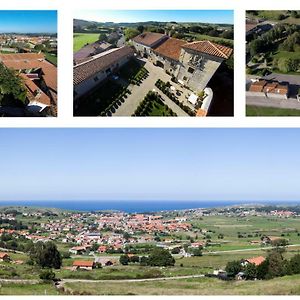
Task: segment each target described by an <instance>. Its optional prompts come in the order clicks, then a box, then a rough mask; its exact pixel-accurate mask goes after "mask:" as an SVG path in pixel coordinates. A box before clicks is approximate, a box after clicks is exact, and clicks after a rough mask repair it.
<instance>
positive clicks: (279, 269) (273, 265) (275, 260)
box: [266, 249, 284, 279]
mask: <svg viewBox="0 0 300 300" xmlns="http://www.w3.org/2000/svg"><path fill="white" fill-rule="evenodd" d="M267 260H268V263H269V266H268V272H267V275H266V278H267V279H271V278H274V277H278V276H283V275H284V259H283V256H282V252H281V250H279V249H275V250H272V251H271V252H270V254H269V255H268V257H267Z"/></svg>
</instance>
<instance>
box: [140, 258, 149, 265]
mask: <svg viewBox="0 0 300 300" xmlns="http://www.w3.org/2000/svg"><path fill="white" fill-rule="evenodd" d="M140 265H141V266H148V257H146V256H142V257H141V258H140Z"/></svg>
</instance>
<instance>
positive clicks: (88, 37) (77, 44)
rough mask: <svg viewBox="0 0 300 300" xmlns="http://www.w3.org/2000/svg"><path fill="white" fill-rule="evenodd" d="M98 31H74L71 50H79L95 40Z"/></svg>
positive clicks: (97, 36)
mask: <svg viewBox="0 0 300 300" xmlns="http://www.w3.org/2000/svg"><path fill="white" fill-rule="evenodd" d="M98 38H99V33H74V34H73V51H74V52H76V51H78V50H80V49H81V48H82V47H83V46H84V45H86V44H90V43H93V42H96V41H97V40H98Z"/></svg>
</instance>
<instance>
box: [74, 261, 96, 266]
mask: <svg viewBox="0 0 300 300" xmlns="http://www.w3.org/2000/svg"><path fill="white" fill-rule="evenodd" d="M93 265H94V262H93V261H84V260H75V261H74V262H73V267H89V268H91V267H93Z"/></svg>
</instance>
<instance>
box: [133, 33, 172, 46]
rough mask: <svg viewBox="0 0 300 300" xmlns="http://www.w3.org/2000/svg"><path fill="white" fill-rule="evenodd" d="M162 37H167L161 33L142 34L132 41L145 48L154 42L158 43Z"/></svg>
mask: <svg viewBox="0 0 300 300" xmlns="http://www.w3.org/2000/svg"><path fill="white" fill-rule="evenodd" d="M164 37H167V36H166V35H165V34H162V33H157V32H144V33H142V34H139V35H138V36H136V37H135V38H133V41H135V42H136V43H140V44H143V45H145V46H151V45H153V44H155V43H156V42H158V41H160V40H161V39H162V38H164Z"/></svg>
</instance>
